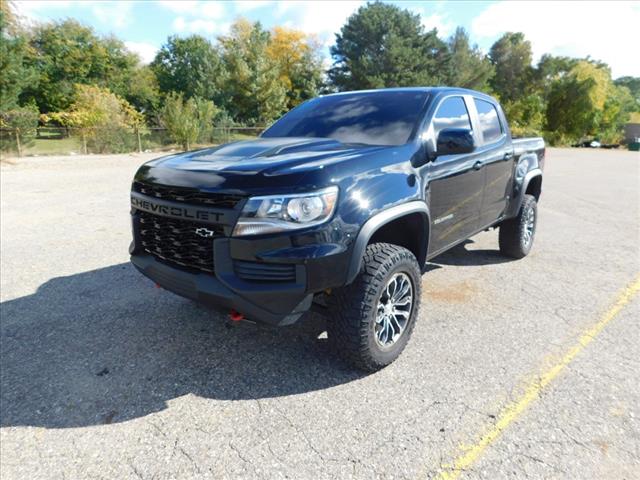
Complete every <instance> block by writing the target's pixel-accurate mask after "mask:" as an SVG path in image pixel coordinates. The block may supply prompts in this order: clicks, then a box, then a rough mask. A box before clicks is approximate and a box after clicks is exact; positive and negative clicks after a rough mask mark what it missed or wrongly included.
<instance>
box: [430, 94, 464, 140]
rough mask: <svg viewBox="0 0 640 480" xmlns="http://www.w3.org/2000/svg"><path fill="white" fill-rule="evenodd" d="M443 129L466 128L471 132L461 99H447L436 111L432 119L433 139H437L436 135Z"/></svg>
mask: <svg viewBox="0 0 640 480" xmlns="http://www.w3.org/2000/svg"><path fill="white" fill-rule="evenodd" d="M444 128H468V129H469V130H471V120H470V119H469V112H467V107H466V106H465V105H464V100H463V99H462V97H450V98H447V99H446V100H445V101H444V102H442V103H441V104H440V106H439V107H438V111H437V112H436V115H435V116H434V117H433V132H434V134H435V138H438V133H440V130H442V129H444Z"/></svg>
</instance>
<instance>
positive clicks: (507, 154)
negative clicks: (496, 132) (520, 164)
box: [502, 152, 513, 161]
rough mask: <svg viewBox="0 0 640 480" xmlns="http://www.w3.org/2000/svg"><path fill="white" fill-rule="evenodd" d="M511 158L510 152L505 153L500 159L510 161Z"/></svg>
mask: <svg viewBox="0 0 640 480" xmlns="http://www.w3.org/2000/svg"><path fill="white" fill-rule="evenodd" d="M512 158H513V153H511V152H505V154H504V157H502V159H503V160H505V161H506V160H511V159H512Z"/></svg>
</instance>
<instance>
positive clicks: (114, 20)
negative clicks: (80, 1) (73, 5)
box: [84, 1, 133, 29]
mask: <svg viewBox="0 0 640 480" xmlns="http://www.w3.org/2000/svg"><path fill="white" fill-rule="evenodd" d="M84 5H86V6H89V5H90V6H91V11H92V13H93V16H94V17H95V18H96V19H97V20H98V21H99V22H100V23H103V24H105V25H107V26H109V27H113V28H116V29H120V28H124V27H126V26H128V25H130V24H131V22H132V20H133V14H132V13H131V10H132V9H133V2H126V1H119V2H118V3H117V5H114V4H113V3H112V2H86V3H84Z"/></svg>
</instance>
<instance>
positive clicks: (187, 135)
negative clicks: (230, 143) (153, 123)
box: [160, 92, 217, 150]
mask: <svg viewBox="0 0 640 480" xmlns="http://www.w3.org/2000/svg"><path fill="white" fill-rule="evenodd" d="M216 111H217V109H216V108H215V106H214V105H213V102H211V100H204V99H200V98H197V97H194V98H189V99H187V100H185V99H184V98H183V94H182V93H175V92H172V93H170V94H169V95H167V97H166V99H165V102H164V107H163V109H162V111H161V112H160V119H161V122H162V124H163V125H164V127H165V128H166V129H167V130H168V131H169V135H171V138H173V140H174V141H175V142H177V143H179V144H180V145H181V146H182V148H183V150H190V148H191V146H192V145H193V144H194V143H195V142H196V140H198V138H200V137H202V136H203V135H204V134H206V133H207V132H209V133H210V132H211V125H212V122H213V117H214V116H215V114H216Z"/></svg>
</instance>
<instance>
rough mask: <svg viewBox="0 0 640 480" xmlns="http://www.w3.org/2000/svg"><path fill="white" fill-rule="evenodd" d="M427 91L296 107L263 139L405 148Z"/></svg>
mask: <svg viewBox="0 0 640 480" xmlns="http://www.w3.org/2000/svg"><path fill="white" fill-rule="evenodd" d="M426 99H427V94H426V93H425V92H403V91H395V92H384V91H382V92H368V93H346V94H341V95H331V96H327V97H319V98H314V99H313V100H309V101H308V102H305V103H303V104H302V105H300V106H299V107H297V108H294V109H293V110H291V111H290V112H289V113H287V114H286V115H285V116H284V117H282V118H281V119H280V120H278V121H277V122H276V123H274V124H273V125H272V126H271V127H270V128H269V129H267V130H266V131H265V132H264V133H263V134H262V136H263V137H267V138H270V137H328V138H334V139H336V140H339V141H341V142H344V143H365V144H367V145H402V144H404V143H407V141H408V140H409V137H410V136H411V132H412V131H413V129H414V127H415V126H416V124H417V123H418V122H419V121H420V117H421V112H422V107H423V105H424V103H425V101H426Z"/></svg>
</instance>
